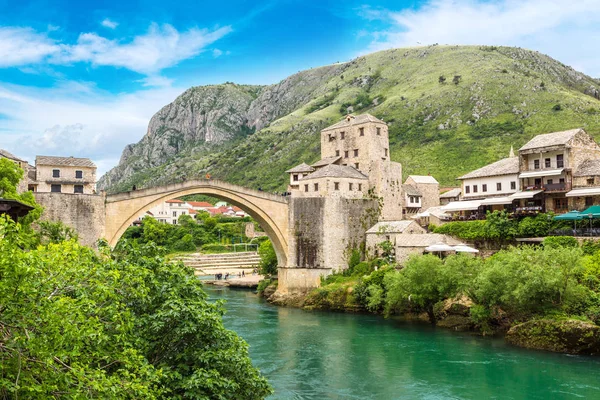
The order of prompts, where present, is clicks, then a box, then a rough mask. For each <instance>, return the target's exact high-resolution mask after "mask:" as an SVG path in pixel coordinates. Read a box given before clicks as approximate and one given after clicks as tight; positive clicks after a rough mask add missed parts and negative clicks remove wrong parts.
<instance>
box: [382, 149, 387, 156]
mask: <svg viewBox="0 0 600 400" xmlns="http://www.w3.org/2000/svg"><path fill="white" fill-rule="evenodd" d="M387 153H388V149H383V155H384V156H386V157H387Z"/></svg>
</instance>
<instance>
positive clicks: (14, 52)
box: [0, 27, 60, 68]
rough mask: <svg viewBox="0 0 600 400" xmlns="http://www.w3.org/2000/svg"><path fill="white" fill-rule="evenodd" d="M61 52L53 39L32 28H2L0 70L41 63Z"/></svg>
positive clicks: (0, 34) (0, 33) (0, 28)
mask: <svg viewBox="0 0 600 400" xmlns="http://www.w3.org/2000/svg"><path fill="white" fill-rule="evenodd" d="M59 50H60V47H59V46H58V45H57V44H56V43H55V42H54V41H53V40H52V39H49V38H48V37H47V36H46V35H45V34H41V33H37V32H35V31H34V30H33V29H31V28H18V27H0V68H2V67H10V66H16V65H26V64H35V63H39V62H41V61H43V60H44V59H45V58H46V57H48V56H49V55H51V54H54V53H57V52H58V51H59Z"/></svg>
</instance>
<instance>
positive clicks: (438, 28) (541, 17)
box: [360, 0, 600, 76]
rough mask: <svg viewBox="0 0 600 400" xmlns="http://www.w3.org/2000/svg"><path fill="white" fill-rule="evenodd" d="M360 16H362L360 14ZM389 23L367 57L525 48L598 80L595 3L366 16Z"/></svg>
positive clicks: (599, 31) (506, 3)
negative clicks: (476, 47) (402, 51)
mask: <svg viewBox="0 0 600 400" xmlns="http://www.w3.org/2000/svg"><path fill="white" fill-rule="evenodd" d="M360 13H361V14H362V15H365V10H361V11H360ZM366 15H367V16H368V18H369V19H372V18H374V17H375V16H378V17H379V18H381V19H384V20H386V22H389V23H391V28H390V29H388V30H385V31H383V32H375V34H374V40H373V42H372V43H371V45H370V47H369V49H368V51H375V50H382V49H387V48H393V47H406V46H416V45H419V44H423V45H426V44H433V43H439V44H485V45H512V46H520V47H526V48H530V49H534V50H538V51H540V52H543V53H546V54H549V55H551V56H552V57H555V58H557V59H559V60H560V61H562V62H564V63H566V64H571V65H573V66H574V67H575V66H578V67H579V68H580V69H582V70H583V72H586V73H588V74H592V75H594V76H600V56H598V55H597V54H595V53H596V52H594V51H593V50H592V49H595V48H596V47H597V43H598V40H599V39H600V0H578V1H573V2H568V3H565V2H564V1H562V0H498V1H474V0H465V1H454V0H432V1H430V2H428V3H426V4H425V5H423V6H421V7H420V8H418V9H411V10H403V11H398V12H395V11H388V12H382V11H380V10H378V11H376V12H368V13H366Z"/></svg>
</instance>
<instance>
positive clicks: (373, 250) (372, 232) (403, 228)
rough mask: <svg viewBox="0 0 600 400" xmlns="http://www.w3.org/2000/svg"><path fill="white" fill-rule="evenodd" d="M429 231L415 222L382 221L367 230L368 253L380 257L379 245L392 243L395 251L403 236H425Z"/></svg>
mask: <svg viewBox="0 0 600 400" xmlns="http://www.w3.org/2000/svg"><path fill="white" fill-rule="evenodd" d="M424 233H427V231H426V230H425V229H424V228H422V227H421V226H420V225H419V224H418V223H417V222H416V221H414V220H402V221H392V222H389V221H382V222H378V223H377V224H375V225H373V226H372V227H371V228H370V229H369V230H367V253H368V254H370V255H373V256H375V257H378V256H379V255H380V253H381V249H380V248H379V245H380V244H381V243H382V242H390V243H391V244H392V246H393V247H394V249H395V248H396V243H397V242H398V240H399V239H401V238H402V237H403V235H412V234H424Z"/></svg>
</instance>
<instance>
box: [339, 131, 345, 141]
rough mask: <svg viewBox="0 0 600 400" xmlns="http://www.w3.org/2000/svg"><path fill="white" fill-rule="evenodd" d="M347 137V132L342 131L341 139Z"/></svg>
mask: <svg viewBox="0 0 600 400" xmlns="http://www.w3.org/2000/svg"><path fill="white" fill-rule="evenodd" d="M345 138H346V132H340V139H341V140H344V139H345Z"/></svg>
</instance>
